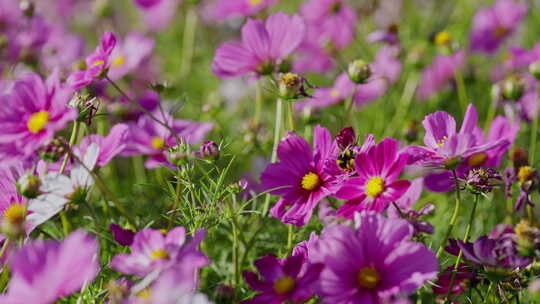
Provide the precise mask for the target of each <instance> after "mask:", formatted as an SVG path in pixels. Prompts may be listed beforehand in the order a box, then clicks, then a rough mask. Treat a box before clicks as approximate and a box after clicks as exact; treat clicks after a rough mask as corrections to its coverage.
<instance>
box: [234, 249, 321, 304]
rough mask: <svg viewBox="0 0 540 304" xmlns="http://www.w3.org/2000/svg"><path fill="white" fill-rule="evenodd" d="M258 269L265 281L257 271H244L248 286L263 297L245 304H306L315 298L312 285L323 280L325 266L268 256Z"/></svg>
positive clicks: (295, 257) (290, 258) (256, 263)
mask: <svg viewBox="0 0 540 304" xmlns="http://www.w3.org/2000/svg"><path fill="white" fill-rule="evenodd" d="M255 266H256V267H257V269H258V270H259V273H260V274H261V276H262V280H261V279H259V278H258V277H257V274H256V273H254V272H253V271H244V278H245V279H246V282H247V283H248V285H249V286H250V287H251V288H252V289H254V290H257V291H259V294H258V295H256V296H255V297H254V298H252V299H250V300H246V301H243V302H242V303H243V304H268V303H271V304H281V303H286V302H287V301H291V302H294V303H296V302H304V301H307V300H309V298H311V297H312V296H313V291H312V285H313V284H314V283H315V281H316V280H317V279H318V278H319V274H320V273H321V270H322V268H323V264H321V263H315V264H307V265H306V266H305V268H303V266H304V257H303V256H301V255H293V256H291V257H288V258H285V259H278V258H277V257H276V256H275V255H272V254H269V255H266V256H264V257H262V258H260V259H258V260H257V261H255Z"/></svg>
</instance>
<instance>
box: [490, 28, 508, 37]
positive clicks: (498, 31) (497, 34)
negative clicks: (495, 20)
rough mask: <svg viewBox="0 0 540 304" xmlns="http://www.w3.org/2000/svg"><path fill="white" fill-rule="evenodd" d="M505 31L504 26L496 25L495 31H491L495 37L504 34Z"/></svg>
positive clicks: (506, 30)
mask: <svg viewBox="0 0 540 304" xmlns="http://www.w3.org/2000/svg"><path fill="white" fill-rule="evenodd" d="M507 32H508V29H507V28H505V27H504V26H498V27H497V28H496V29H495V31H493V34H494V35H495V37H498V38H501V37H502V36H504V35H506V33H507Z"/></svg>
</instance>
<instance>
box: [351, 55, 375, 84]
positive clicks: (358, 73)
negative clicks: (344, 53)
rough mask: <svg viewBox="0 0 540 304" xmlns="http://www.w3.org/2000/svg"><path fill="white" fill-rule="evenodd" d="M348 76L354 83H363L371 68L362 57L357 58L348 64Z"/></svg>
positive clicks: (369, 74)
mask: <svg viewBox="0 0 540 304" xmlns="http://www.w3.org/2000/svg"><path fill="white" fill-rule="evenodd" d="M347 72H348V74H349V78H350V79H351V80H352V82H354V83H358V84H361V83H365V82H366V81H367V80H368V78H369V77H370V76H371V68H370V67H369V64H368V63H367V62H365V61H364V60H362V59H357V60H355V61H353V62H351V63H350V64H349V69H348V71H347Z"/></svg>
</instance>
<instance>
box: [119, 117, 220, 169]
mask: <svg viewBox="0 0 540 304" xmlns="http://www.w3.org/2000/svg"><path fill="white" fill-rule="evenodd" d="M154 116H155V117H157V118H158V119H160V120H161V121H162V122H165V123H166V124H167V125H168V126H170V127H171V128H172V129H173V130H174V131H175V132H176V133H177V134H176V135H177V136H178V137H179V138H180V139H181V140H184V141H185V143H188V144H192V143H197V142H200V141H201V140H203V138H204V137H205V136H206V134H207V133H208V132H209V131H210V130H211V129H212V127H213V125H212V124H211V123H206V122H196V121H192V120H184V119H174V118H173V117H171V116H169V115H168V114H166V113H163V114H162V113H160V112H159V111H156V112H154ZM129 126H130V129H129V134H128V138H127V145H126V148H125V149H124V150H123V151H122V153H121V154H122V155H123V156H132V155H149V156H150V157H149V158H148V159H147V160H146V163H145V166H146V167H147V168H157V167H159V166H161V165H170V164H169V162H168V161H167V154H166V152H167V150H168V149H169V148H171V147H173V146H175V145H176V137H175V136H174V134H171V132H170V131H169V130H168V129H167V128H165V127H164V126H163V125H162V124H160V123H158V122H156V121H155V120H152V119H151V118H150V117H148V116H146V115H144V116H142V117H141V118H139V120H138V121H137V123H131V124H130V125H129Z"/></svg>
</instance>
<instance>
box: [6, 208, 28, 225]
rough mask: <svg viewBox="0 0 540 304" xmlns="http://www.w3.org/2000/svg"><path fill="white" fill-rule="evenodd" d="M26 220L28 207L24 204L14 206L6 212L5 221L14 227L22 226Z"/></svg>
mask: <svg viewBox="0 0 540 304" xmlns="http://www.w3.org/2000/svg"><path fill="white" fill-rule="evenodd" d="M25 218H26V206H24V205H22V204H18V203H15V204H12V205H11V206H9V207H8V208H7V209H6V210H4V219H5V220H6V221H7V222H8V223H10V224H13V225H20V224H22V223H23V222H24V219H25Z"/></svg>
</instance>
